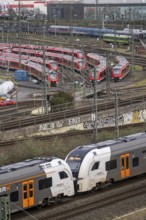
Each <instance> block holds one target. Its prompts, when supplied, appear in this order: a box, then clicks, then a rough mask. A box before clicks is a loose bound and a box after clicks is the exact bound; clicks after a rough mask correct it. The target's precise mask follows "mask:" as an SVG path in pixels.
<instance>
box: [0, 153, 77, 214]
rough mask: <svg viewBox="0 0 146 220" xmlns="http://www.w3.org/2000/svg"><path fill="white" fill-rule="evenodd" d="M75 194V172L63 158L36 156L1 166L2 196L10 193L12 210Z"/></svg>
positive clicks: (0, 195) (42, 204) (0, 187)
mask: <svg viewBox="0 0 146 220" xmlns="http://www.w3.org/2000/svg"><path fill="white" fill-rule="evenodd" d="M72 195H74V184H73V177H72V173H71V170H70V168H69V166H68V164H66V163H65V161H64V160H62V159H59V158H55V157H50V158H49V157H46V158H34V159H29V160H25V161H22V162H19V163H14V164H11V165H7V166H3V167H0V197H3V196H9V197H10V209H11V213H14V212H17V211H19V210H22V209H27V208H30V207H33V206H38V205H39V206H44V205H46V204H48V203H50V202H55V201H60V199H61V198H62V197H63V196H72Z"/></svg>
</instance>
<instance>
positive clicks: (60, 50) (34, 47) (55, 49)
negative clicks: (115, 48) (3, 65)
mask: <svg viewBox="0 0 146 220" xmlns="http://www.w3.org/2000/svg"><path fill="white" fill-rule="evenodd" d="M11 47H12V48H19V45H18V44H14V45H13V46H11ZM20 47H21V49H31V50H41V51H42V50H43V49H44V50H45V51H46V52H51V53H60V54H64V55H70V56H72V55H74V57H76V58H79V59H84V53H83V51H82V50H78V49H70V48H62V47H53V46H40V45H30V44H22V45H20Z"/></svg>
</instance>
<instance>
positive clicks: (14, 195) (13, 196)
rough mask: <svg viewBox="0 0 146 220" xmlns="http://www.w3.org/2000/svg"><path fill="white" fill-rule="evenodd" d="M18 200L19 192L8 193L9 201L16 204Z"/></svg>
mask: <svg viewBox="0 0 146 220" xmlns="http://www.w3.org/2000/svg"><path fill="white" fill-rule="evenodd" d="M18 200H19V192H18V191H14V192H11V193H10V201H11V202H17V201H18Z"/></svg>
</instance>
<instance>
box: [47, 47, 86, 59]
mask: <svg viewBox="0 0 146 220" xmlns="http://www.w3.org/2000/svg"><path fill="white" fill-rule="evenodd" d="M45 50H46V51H48V52H52V53H60V54H65V55H71V56H72V55H74V57H76V58H80V59H84V54H83V51H81V50H78V49H70V48H62V47H53V46H46V47H45Z"/></svg>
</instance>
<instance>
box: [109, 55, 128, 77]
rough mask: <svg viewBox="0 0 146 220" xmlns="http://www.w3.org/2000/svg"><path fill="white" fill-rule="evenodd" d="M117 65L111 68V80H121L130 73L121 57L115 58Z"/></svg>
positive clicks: (126, 63)
mask: <svg viewBox="0 0 146 220" xmlns="http://www.w3.org/2000/svg"><path fill="white" fill-rule="evenodd" d="M116 61H117V65H116V66H114V67H113V68H112V72H111V78H112V79H113V80H115V81H116V80H121V79H123V78H124V77H125V76H126V75H127V74H128V73H129V71H130V64H129V62H128V61H127V59H126V58H125V57H123V56H116Z"/></svg>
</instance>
